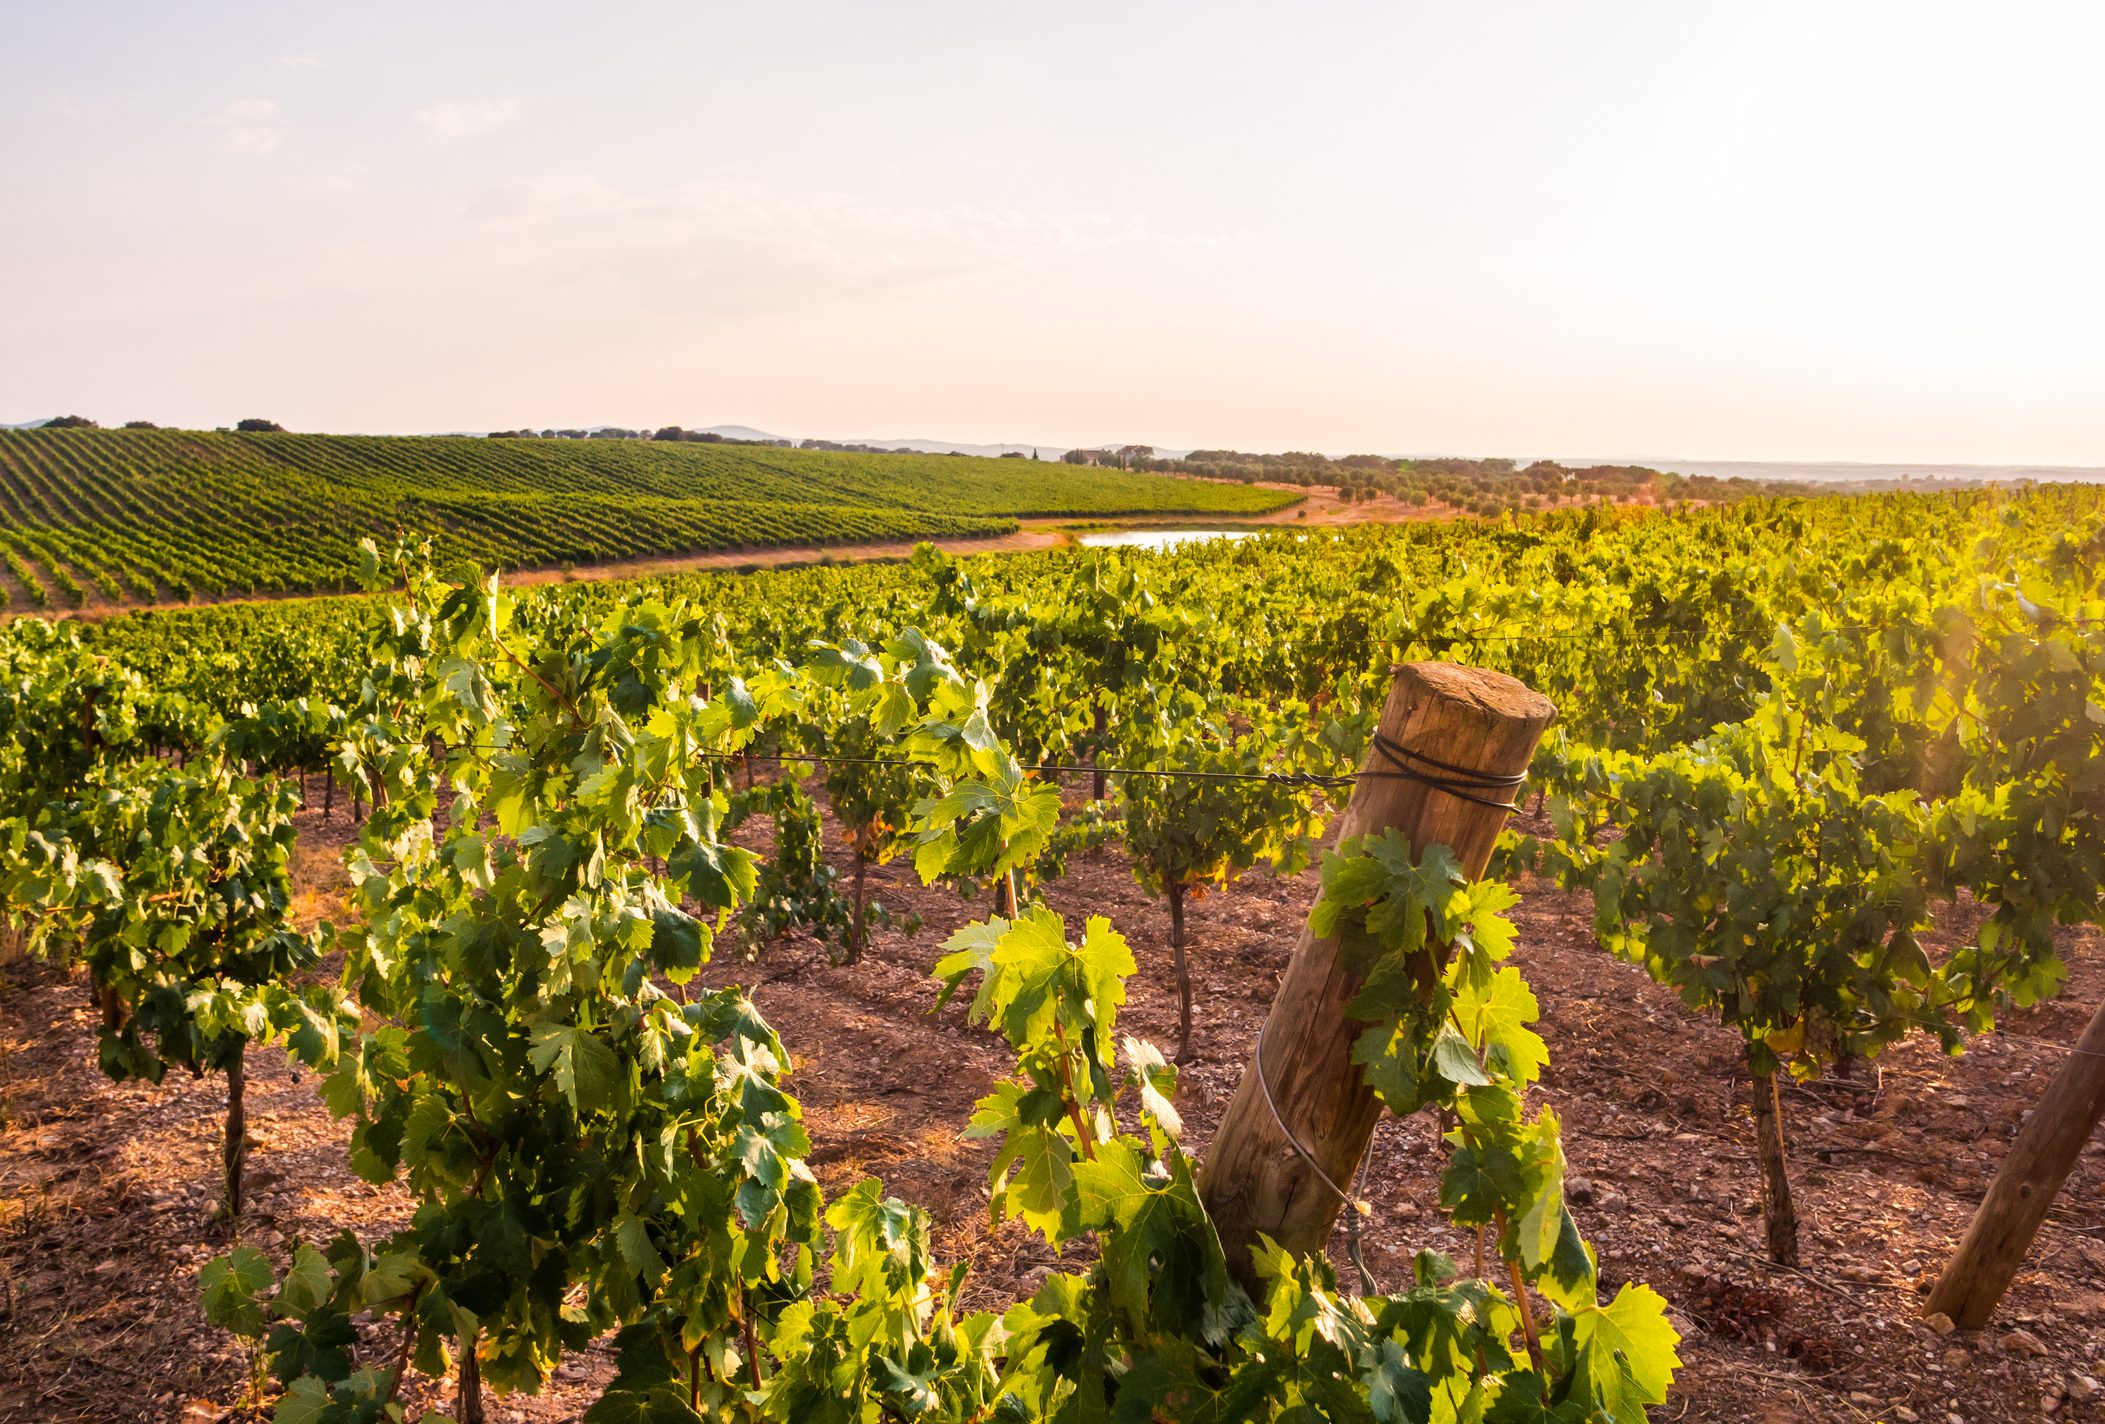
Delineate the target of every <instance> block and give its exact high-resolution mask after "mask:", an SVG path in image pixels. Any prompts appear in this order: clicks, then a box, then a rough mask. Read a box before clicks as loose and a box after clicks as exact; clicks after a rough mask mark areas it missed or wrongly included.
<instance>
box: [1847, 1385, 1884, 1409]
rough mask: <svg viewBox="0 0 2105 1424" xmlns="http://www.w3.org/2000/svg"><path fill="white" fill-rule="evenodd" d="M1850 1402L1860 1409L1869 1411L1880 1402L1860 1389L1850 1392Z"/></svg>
mask: <svg viewBox="0 0 2105 1424" xmlns="http://www.w3.org/2000/svg"><path fill="white" fill-rule="evenodd" d="M1849 1402H1850V1403H1851V1404H1854V1405H1855V1406H1856V1407H1857V1408H1859V1409H1869V1408H1871V1407H1872V1406H1873V1405H1875V1404H1877V1403H1878V1400H1876V1399H1875V1398H1873V1397H1872V1396H1871V1395H1868V1394H1866V1393H1864V1391H1862V1390H1860V1389H1853V1390H1851V1391H1849Z"/></svg>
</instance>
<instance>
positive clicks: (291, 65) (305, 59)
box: [278, 49, 322, 69]
mask: <svg viewBox="0 0 2105 1424" xmlns="http://www.w3.org/2000/svg"><path fill="white" fill-rule="evenodd" d="M321 67H322V57H321V56H320V55H318V54H316V53H315V52H314V51H313V50H311V49H303V50H301V51H300V52H299V53H298V54H281V55H279V56H278V68H280V69H320V68H321Z"/></svg>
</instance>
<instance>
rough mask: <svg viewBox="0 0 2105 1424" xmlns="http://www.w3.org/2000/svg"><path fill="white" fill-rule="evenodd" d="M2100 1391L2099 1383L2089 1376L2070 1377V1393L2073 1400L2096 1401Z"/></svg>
mask: <svg viewBox="0 0 2105 1424" xmlns="http://www.w3.org/2000/svg"><path fill="white" fill-rule="evenodd" d="M2098 1389H2099V1385H2098V1382H2097V1381H2096V1380H2094V1379H2092V1378H2091V1377H2090V1376H2089V1375H2070V1376H2069V1380H2068V1393H2069V1398H2071V1399H2094V1398H2096V1397H2097V1393H2098Z"/></svg>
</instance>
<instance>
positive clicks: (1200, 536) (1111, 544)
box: [1075, 529, 1257, 549]
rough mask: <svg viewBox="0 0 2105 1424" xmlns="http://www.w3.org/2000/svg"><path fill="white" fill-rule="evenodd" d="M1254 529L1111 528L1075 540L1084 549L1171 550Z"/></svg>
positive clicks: (1241, 535)
mask: <svg viewBox="0 0 2105 1424" xmlns="http://www.w3.org/2000/svg"><path fill="white" fill-rule="evenodd" d="M1256 532H1257V531H1255V530H1254V529H1114V530H1112V531H1111V532H1110V533H1107V534H1084V535H1082V536H1081V538H1079V539H1077V540H1076V541H1075V542H1076V543H1078V544H1080V545H1081V546H1082V547H1083V548H1085V549H1174V548H1176V547H1177V546H1178V545H1179V544H1197V543H1200V542H1202V541H1203V540H1207V539H1247V538H1249V537H1250V536H1251V535H1252V534H1254V533H1256Z"/></svg>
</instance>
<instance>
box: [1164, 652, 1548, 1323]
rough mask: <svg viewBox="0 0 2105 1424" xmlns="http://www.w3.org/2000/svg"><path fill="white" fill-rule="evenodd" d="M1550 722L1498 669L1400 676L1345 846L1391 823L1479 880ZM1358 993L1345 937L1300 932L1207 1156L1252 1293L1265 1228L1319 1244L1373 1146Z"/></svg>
mask: <svg viewBox="0 0 2105 1424" xmlns="http://www.w3.org/2000/svg"><path fill="white" fill-rule="evenodd" d="M1556 715H1557V709H1556V708H1555V707H1554V706H1552V705H1551V703H1550V701H1549V699H1548V698H1546V697H1544V696H1542V695H1541V694H1540V693H1537V692H1534V691H1531V690H1530V689H1529V688H1528V687H1526V686H1525V685H1524V684H1522V683H1520V682H1519V681H1517V680H1515V679H1514V678H1511V677H1508V676H1507V675H1506V674H1504V673H1501V672H1492V671H1489V670H1488V669H1484V668H1470V667H1459V666H1456V665H1454V664H1451V663H1406V664H1405V665H1403V666H1401V667H1399V668H1397V669H1396V677H1395V681H1394V682H1393V683H1391V684H1390V687H1389V699H1388V702H1387V704H1386V705H1385V706H1384V707H1383V708H1382V714H1381V725H1380V728H1379V730H1378V732H1377V734H1376V741H1375V743H1374V745H1372V746H1370V747H1369V748H1368V751H1367V758H1366V761H1365V762H1364V763H1363V767H1362V770H1363V771H1364V772H1372V773H1377V774H1376V775H1363V776H1362V777H1361V778H1360V780H1359V782H1358V783H1357V784H1356V785H1355V786H1354V787H1353V789H1352V800H1351V802H1350V804H1348V805H1347V806H1346V808H1345V813H1344V815H1343V816H1341V817H1340V818H1339V820H1338V826H1337V839H1338V840H1345V839H1349V838H1350V837H1353V836H1361V835H1368V834H1372V833H1379V832H1380V831H1383V830H1385V829H1387V828H1389V827H1394V828H1395V829H1396V830H1397V831H1399V832H1401V833H1402V834H1403V835H1404V836H1405V837H1407V838H1408V839H1409V841H1410V843H1411V846H1412V849H1413V850H1414V851H1416V850H1421V849H1422V848H1423V847H1425V846H1428V845H1445V846H1447V847H1448V848H1449V849H1450V850H1452V851H1453V852H1454V855H1455V859H1456V860H1457V861H1459V862H1460V863H1461V866H1462V869H1463V870H1464V871H1465V872H1466V873H1468V874H1469V875H1471V876H1476V875H1481V874H1483V872H1484V867H1485V866H1486V865H1487V864H1488V863H1489V862H1490V859H1491V850H1492V847H1493V845H1494V844H1495V843H1496V842H1497V840H1498V833H1499V831H1500V830H1502V829H1503V828H1504V827H1505V823H1506V816H1507V814H1508V813H1509V811H1510V810H1511V805H1510V803H1511V800H1512V797H1513V796H1514V794H1515V793H1516V791H1517V789H1518V783H1519V780H1520V778H1521V777H1522V776H1523V775H1524V774H1525V773H1526V771H1527V769H1528V762H1529V760H1530V759H1531V758H1532V757H1533V756H1534V754H1535V744H1536V743H1537V742H1539V741H1540V740H1541V739H1542V733H1543V730H1544V729H1545V728H1547V727H1548V726H1549V724H1550V722H1551V721H1552V720H1553V719H1554V718H1555V717H1556ZM1384 744H1386V745H1384ZM1358 990H1359V984H1358V981H1357V979H1356V977H1355V976H1353V975H1352V974H1350V973H1348V972H1347V971H1346V969H1345V966H1344V964H1343V963H1342V962H1341V961H1340V960H1339V958H1338V952H1337V944H1336V942H1335V941H1334V940H1327V939H1318V938H1316V937H1315V936H1314V935H1312V934H1310V933H1309V932H1308V930H1306V929H1305V928H1304V929H1303V930H1302V932H1301V943H1300V945H1299V946H1298V947H1297V948H1296V949H1295V950H1294V957H1293V960H1292V962H1291V963H1290V964H1288V965H1287V969H1286V974H1285V976H1284V977H1283V978H1282V979H1281V980H1280V983H1279V992H1278V994H1277V995H1275V996H1274V997H1273V999H1272V1008H1271V1012H1270V1015H1269V1016H1268V1018H1267V1031H1266V1032H1265V1033H1264V1034H1262V1035H1260V1037H1259V1039H1258V1044H1259V1046H1260V1047H1261V1048H1262V1054H1261V1055H1260V1054H1259V1053H1258V1052H1257V1051H1256V1050H1254V1049H1253V1051H1252V1055H1251V1062H1250V1066H1249V1067H1248V1068H1246V1069H1244V1070H1243V1078H1242V1084H1241V1086H1239V1087H1238V1088H1237V1089H1236V1091H1235V1098H1234V1100H1233V1101H1232V1102H1230V1103H1229V1104H1228V1110H1227V1112H1226V1114H1224V1115H1223V1116H1222V1118H1221V1126H1220V1130H1219V1132H1217V1133H1216V1134H1215V1135H1214V1139H1213V1145H1212V1147H1211V1149H1210V1150H1209V1151H1208V1152H1207V1153H1206V1158H1205V1162H1204V1164H1203V1166H1202V1167H1201V1169H1200V1172H1199V1194H1200V1195H1201V1196H1202V1197H1203V1198H1204V1199H1205V1202H1206V1208H1207V1210H1208V1211H1209V1212H1211V1213H1212V1215H1213V1220H1214V1225H1215V1226H1216V1228H1217V1229H1218V1230H1219V1232H1220V1237H1221V1244H1222V1245H1223V1246H1224V1247H1225V1248H1226V1249H1227V1252H1228V1264H1229V1267H1230V1269H1231V1270H1233V1271H1235V1272H1236V1274H1237V1275H1238V1276H1239V1277H1240V1278H1241V1279H1242V1280H1243V1282H1244V1284H1245V1285H1253V1286H1254V1284H1255V1278H1254V1273H1253V1270H1252V1266H1251V1260H1250V1248H1251V1247H1253V1246H1255V1245H1256V1244H1257V1238H1258V1236H1259V1234H1260V1233H1262V1234H1263V1235H1266V1236H1270V1237H1271V1238H1272V1239H1273V1240H1275V1241H1277V1242H1278V1243H1279V1244H1280V1245H1282V1246H1285V1247H1287V1248H1288V1249H1290V1250H1293V1251H1300V1252H1316V1251H1321V1250H1322V1249H1323V1247H1324V1245H1325V1244H1326V1243H1327V1242H1328V1241H1329V1240H1330V1231H1331V1228H1332V1226H1334V1225H1335V1224H1336V1222H1337V1215H1338V1209H1339V1207H1340V1206H1341V1205H1343V1203H1342V1202H1341V1200H1340V1198H1339V1195H1338V1193H1337V1192H1336V1191H1334V1190H1332V1188H1331V1187H1330V1186H1328V1185H1326V1184H1325V1183H1324V1181H1323V1177H1324V1176H1327V1177H1328V1178H1329V1179H1330V1181H1331V1182H1332V1183H1336V1184H1339V1185H1340V1186H1341V1187H1342V1186H1347V1185H1349V1183H1350V1182H1351V1180H1352V1174H1353V1171H1354V1169H1355V1168H1356V1167H1357V1166H1358V1164H1359V1159H1360V1156H1361V1154H1362V1153H1364V1152H1365V1151H1366V1149H1367V1142H1368V1139H1369V1138H1370V1137H1372V1136H1373V1133H1374V1124H1375V1122H1376V1121H1377V1120H1378V1118H1379V1117H1380V1115H1381V1104H1380V1102H1379V1100H1377V1099H1376V1098H1375V1096H1374V1092H1373V1090H1372V1089H1371V1088H1369V1087H1368V1086H1367V1085H1366V1082H1365V1081H1364V1079H1363V1078H1362V1077H1361V1075H1360V1070H1359V1067H1358V1065H1356V1064H1354V1063H1353V1061H1352V1043H1353V1040H1354V1039H1355V1038H1357V1037H1358V1036H1359V1034H1360V1032H1361V1030H1362V1029H1363V1028H1364V1027H1365V1025H1364V1024H1361V1023H1359V1022H1358V1021H1356V1020H1354V1019H1352V1018H1351V1017H1350V1016H1349V1015H1347V1014H1346V1012H1345V1006H1346V1004H1347V1003H1348V1002H1349V1001H1350V1000H1351V999H1352V996H1353V995H1354V994H1355V993H1357V992H1358ZM1260 1074H1262V1075H1263V1076H1262V1077H1261V1078H1260V1076H1259V1075H1260ZM1267 1085H1269V1089H1270V1091H1269V1093H1268V1092H1267V1091H1266V1088H1267ZM1289 1132H1292V1133H1293V1134H1294V1135H1295V1138H1297V1139H1298V1141H1299V1145H1300V1149H1301V1151H1297V1150H1296V1148H1295V1145H1294V1141H1293V1140H1292V1139H1289V1137H1288V1136H1287V1134H1288V1133H1289ZM1302 1151H1305V1152H1306V1153H1307V1154H1308V1157H1309V1158H1313V1159H1314V1162H1315V1164H1316V1165H1317V1166H1319V1167H1320V1168H1321V1170H1322V1176H1319V1175H1318V1174H1317V1172H1316V1170H1315V1168H1314V1167H1311V1166H1310V1164H1309V1162H1308V1161H1307V1160H1305V1159H1304V1158H1303V1156H1302Z"/></svg>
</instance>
